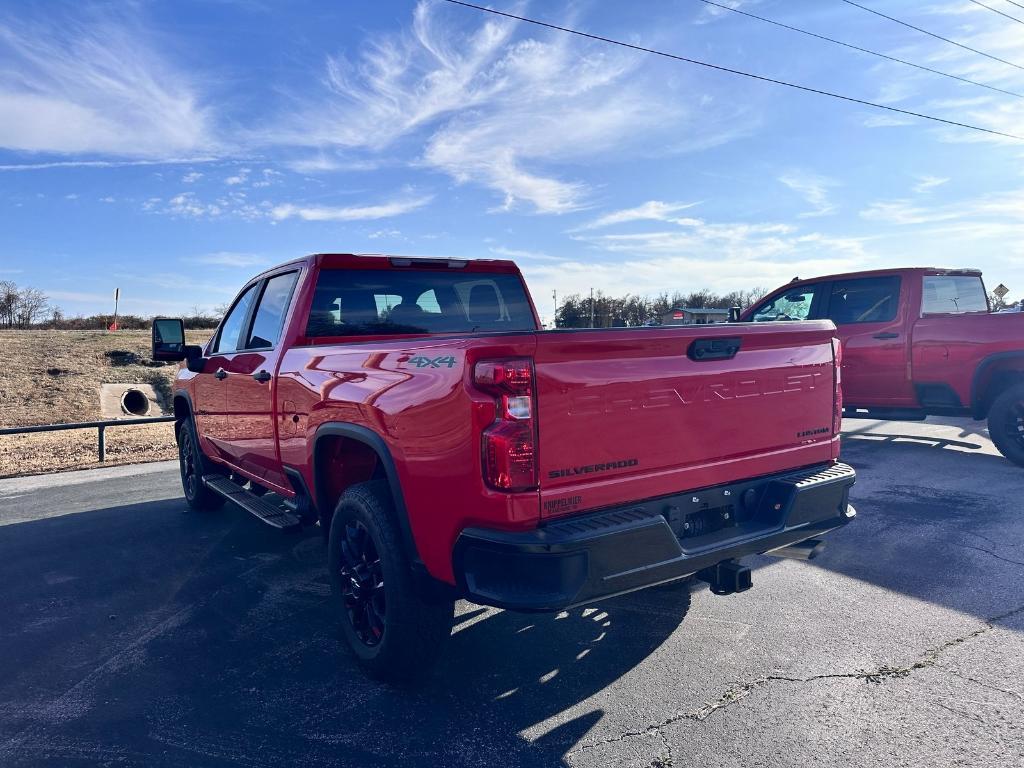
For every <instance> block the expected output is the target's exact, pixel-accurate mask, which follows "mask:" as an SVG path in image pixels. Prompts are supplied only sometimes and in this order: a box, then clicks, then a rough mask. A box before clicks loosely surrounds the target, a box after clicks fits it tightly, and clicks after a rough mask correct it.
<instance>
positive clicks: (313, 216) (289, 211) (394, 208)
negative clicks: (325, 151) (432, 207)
mask: <svg viewBox="0 0 1024 768" xmlns="http://www.w3.org/2000/svg"><path fill="white" fill-rule="evenodd" d="M431 200H433V196H432V195H423V196H420V197H405V198H401V199H398V200H392V201H389V202H385V203H378V204H376V205H351V206H324V205H296V204H294V203H284V204H281V205H277V206H275V207H274V208H273V209H272V210H271V211H270V216H271V218H273V219H274V220H275V221H282V220H284V219H291V218H299V219H302V220H304V221H367V220H372V219H387V218H390V217H392V216H401V215H402V214H405V213H410V212H412V211H415V210H417V209H418V208H422V207H423V206H425V205H427V204H428V203H430V201H431Z"/></svg>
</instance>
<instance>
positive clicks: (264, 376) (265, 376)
mask: <svg viewBox="0 0 1024 768" xmlns="http://www.w3.org/2000/svg"><path fill="white" fill-rule="evenodd" d="M252 377H253V378H254V379H256V381H258V382H259V383H260V384H265V383H266V382H268V381H270V374H269V373H267V372H266V371H256V373H254V374H253V375H252Z"/></svg>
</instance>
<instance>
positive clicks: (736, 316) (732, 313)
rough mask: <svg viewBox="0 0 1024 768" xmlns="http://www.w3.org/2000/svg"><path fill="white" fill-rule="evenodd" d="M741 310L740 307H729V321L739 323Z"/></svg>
mask: <svg viewBox="0 0 1024 768" xmlns="http://www.w3.org/2000/svg"><path fill="white" fill-rule="evenodd" d="M740 312H742V310H741V309H740V308H739V307H729V322H730V323H738V322H739V321H740Z"/></svg>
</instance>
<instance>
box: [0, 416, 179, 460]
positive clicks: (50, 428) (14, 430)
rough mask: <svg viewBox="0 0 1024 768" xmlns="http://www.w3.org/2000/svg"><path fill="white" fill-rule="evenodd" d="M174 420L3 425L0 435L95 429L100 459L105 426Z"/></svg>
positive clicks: (103, 455) (104, 448)
mask: <svg viewBox="0 0 1024 768" xmlns="http://www.w3.org/2000/svg"><path fill="white" fill-rule="evenodd" d="M168 421H174V417H173V416H146V417H143V418H140V419H108V420H106V421H77V422H72V423H70V424H37V425H35V426H33V427H3V428H0V435H24V434H29V433H31V432H60V431H62V430H65V429H95V430H97V437H98V439H97V443H96V452H97V453H98V454H99V459H100V461H101V462H102V461H106V460H107V440H106V434H105V433H106V429H107V427H127V426H130V425H132V424H160V423H163V422H168Z"/></svg>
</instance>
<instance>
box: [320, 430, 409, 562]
mask: <svg viewBox="0 0 1024 768" xmlns="http://www.w3.org/2000/svg"><path fill="white" fill-rule="evenodd" d="M339 440H340V441H347V442H348V443H349V444H351V445H353V446H358V447H359V450H361V451H367V452H370V453H372V455H373V456H374V457H375V460H376V467H375V470H374V473H373V474H372V475H371V476H369V477H359V478H357V479H354V480H352V481H351V482H348V483H347V484H344V485H343V486H340V487H337V488H332V486H331V484H330V482H329V473H328V466H329V464H328V462H329V460H330V459H331V458H332V457H333V456H334V455H335V453H334V451H335V448H334V447H333V446H335V445H336V444H337V442H336V441H339ZM312 469H313V494H314V497H315V499H316V508H317V510H318V511H319V514H320V520H321V526H323V527H324V533H325V534H326V533H327V530H328V528H329V526H330V518H331V516H333V514H334V506H335V504H336V503H337V499H338V498H339V497H340V495H341V493H343V492H344V490H345V488H347V487H349V486H350V485H352V484H354V483H355V482H361V481H364V480H369V479H371V477H374V476H377V474H378V473H379V474H380V475H381V476H382V477H383V479H384V480H385V481H386V482H387V485H388V489H389V490H390V491H391V499H392V502H393V504H394V510H395V517H396V518H397V519H396V520H395V522H396V523H397V525H398V530H399V534H400V536H401V540H402V546H403V547H404V549H405V553H406V555H407V556H408V558H409V562H410V563H412V564H413V565H414V566H421V565H422V561H421V560H420V558H419V552H418V550H417V548H416V541H415V539H414V538H413V535H412V527H411V526H410V524H409V512H408V509H407V508H406V505H405V496H404V495H403V493H402V485H401V482H400V480H399V478H398V470H397V469H396V467H395V459H394V457H393V456H392V455H391V450H390V449H389V448H388V446H387V443H385V442H384V438H382V437H381V436H380V435H379V434H377V433H376V432H374V431H373V430H372V429H369V428H367V427H364V426H361V425H359V424H351V423H349V422H328V423H326V424H321V425H320V426H319V427H317V430H316V433H315V435H314V437H313V467H312Z"/></svg>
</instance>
